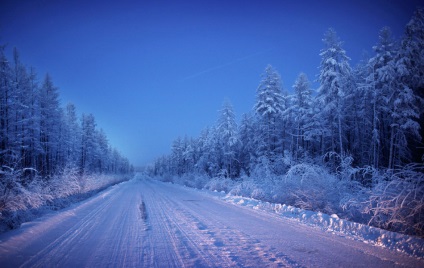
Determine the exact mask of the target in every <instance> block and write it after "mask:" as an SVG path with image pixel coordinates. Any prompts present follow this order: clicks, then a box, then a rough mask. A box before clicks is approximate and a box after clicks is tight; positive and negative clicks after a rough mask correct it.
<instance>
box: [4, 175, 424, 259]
mask: <svg viewBox="0 0 424 268" xmlns="http://www.w3.org/2000/svg"><path fill="white" fill-rule="evenodd" d="M0 266H1V267H20V266H21V267H424V260H419V259H416V258H412V257H409V256H406V255H404V254H402V253H397V252H393V251H389V250H387V249H384V248H380V247H375V246H371V245H368V244H365V243H363V242H359V241H354V240H351V239H347V238H345V237H340V236H337V235H334V234H331V233H327V232H323V231H321V230H319V229H316V228H313V227H309V226H305V225H301V224H299V223H296V222H294V221H291V220H289V219H284V218H281V217H278V216H277V215H275V214H272V213H268V212H264V211H258V210H253V209H249V208H244V207H239V206H236V205H232V204H229V203H226V202H224V201H222V200H220V199H218V198H216V197H213V196H212V195H210V194H208V193H205V192H199V191H195V190H193V189H188V188H184V187H181V186H177V185H172V184H169V183H161V182H158V181H154V180H149V179H141V180H132V181H129V182H125V183H122V184H119V185H116V186H114V187H112V188H109V189H108V190H106V191H103V192H101V193H99V194H98V195H96V196H94V197H92V198H90V199H88V200H86V201H83V202H81V203H79V204H76V205H74V206H72V207H70V208H68V209H65V210H62V211H60V212H56V213H53V214H50V215H46V216H44V217H42V218H40V219H38V220H36V221H33V222H30V223H26V224H24V225H23V226H22V228H20V229H18V230H14V231H11V232H8V233H4V234H2V235H0Z"/></svg>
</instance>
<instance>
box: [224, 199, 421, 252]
mask: <svg viewBox="0 0 424 268" xmlns="http://www.w3.org/2000/svg"><path fill="white" fill-rule="evenodd" d="M222 199H223V200H226V201H227V202H230V203H232V204H236V205H240V206H245V207H249V208H252V209H260V210H264V211H269V212H275V213H276V214H277V215H280V216H282V217H284V218H290V219H294V220H296V221H298V222H301V223H305V224H307V225H310V226H315V227H318V228H320V229H322V230H325V231H330V232H334V233H336V234H338V235H343V236H346V237H347V238H350V239H355V240H360V241H363V242H365V243H370V244H373V245H376V246H381V247H385V248H388V249H391V250H395V251H399V252H403V253H406V254H408V255H411V256H415V257H418V258H421V259H422V258H424V240H423V239H421V238H418V237H414V236H409V235H403V234H400V233H395V232H390V231H387V230H383V229H380V228H375V227H372V226H367V225H364V224H360V223H356V222H351V221H347V220H343V219H339V217H338V216H337V215H336V214H333V215H328V214H324V213H321V212H313V211H309V210H304V209H300V208H296V207H293V206H287V205H284V204H283V205H282V204H272V203H269V202H262V201H258V200H255V199H252V198H246V197H240V196H231V195H225V196H223V197H222Z"/></svg>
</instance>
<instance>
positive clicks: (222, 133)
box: [217, 100, 239, 177]
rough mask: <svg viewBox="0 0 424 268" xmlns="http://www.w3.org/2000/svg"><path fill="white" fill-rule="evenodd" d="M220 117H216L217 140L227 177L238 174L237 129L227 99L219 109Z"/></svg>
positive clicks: (231, 107) (231, 108)
mask: <svg viewBox="0 0 424 268" xmlns="http://www.w3.org/2000/svg"><path fill="white" fill-rule="evenodd" d="M220 113H221V114H220V117H219V119H218V126H217V132H218V135H219V136H218V140H219V144H220V146H219V147H220V148H221V150H222V156H221V159H222V164H223V165H222V166H223V167H222V168H223V169H225V170H226V174H227V176H229V177H235V176H237V175H238V172H237V169H236V168H235V167H237V166H238V163H237V161H238V160H237V159H236V157H237V151H238V145H239V137H238V129H237V123H236V118H235V115H234V111H233V106H232V105H231V103H230V102H229V101H228V100H227V101H225V102H224V104H223V105H222V109H221V111H220Z"/></svg>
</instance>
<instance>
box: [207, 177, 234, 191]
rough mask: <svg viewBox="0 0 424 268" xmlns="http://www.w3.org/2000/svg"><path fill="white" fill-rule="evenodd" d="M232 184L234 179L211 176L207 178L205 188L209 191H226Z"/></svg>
mask: <svg viewBox="0 0 424 268" xmlns="http://www.w3.org/2000/svg"><path fill="white" fill-rule="evenodd" d="M233 186H234V181H233V180H231V179H230V178H216V177H215V178H212V179H211V180H209V181H208V182H207V183H206V185H205V187H204V188H205V189H207V190H210V191H217V192H222V191H223V192H225V193H228V192H229V191H230V190H231V188H232V187H233Z"/></svg>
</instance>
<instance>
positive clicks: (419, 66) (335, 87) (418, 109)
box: [149, 9, 424, 236]
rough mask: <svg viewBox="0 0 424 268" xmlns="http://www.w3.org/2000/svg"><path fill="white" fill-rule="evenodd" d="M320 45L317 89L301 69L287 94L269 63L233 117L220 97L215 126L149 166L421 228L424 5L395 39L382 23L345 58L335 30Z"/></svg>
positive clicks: (213, 185)
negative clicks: (367, 52) (363, 48)
mask: <svg viewBox="0 0 424 268" xmlns="http://www.w3.org/2000/svg"><path fill="white" fill-rule="evenodd" d="M323 44H324V47H323V48H322V50H321V51H320V54H319V55H320V56H321V62H320V65H319V75H318V79H317V82H318V83H319V86H318V89H316V90H313V89H312V88H311V82H310V81H309V79H308V77H307V75H306V74H304V73H301V74H299V76H298V77H297V79H296V81H295V82H294V84H293V90H292V91H291V93H290V94H289V92H288V91H287V90H286V89H284V88H283V87H282V79H281V76H280V74H279V73H278V71H277V70H276V69H275V68H273V67H272V66H271V65H268V66H267V67H266V69H265V71H264V72H263V74H262V79H261V81H260V83H259V86H258V87H257V90H256V102H255V104H254V107H253V109H252V111H251V112H249V113H246V114H244V115H243V116H242V118H241V121H240V122H239V123H238V122H237V120H236V116H235V114H234V110H233V107H232V105H231V103H230V102H229V101H228V100H227V101H225V102H224V104H223V106H222V109H221V110H220V112H219V117H218V120H217V122H216V123H215V125H214V126H212V127H208V128H206V129H204V130H203V131H202V132H201V134H200V136H199V137H196V138H191V137H187V136H186V137H184V138H181V137H178V138H177V139H175V140H174V142H173V143H172V147H171V152H170V154H168V155H164V156H162V157H159V158H158V159H157V160H156V161H155V162H154V163H153V164H152V165H151V166H150V169H149V171H150V173H151V174H152V176H156V177H158V178H160V179H162V180H166V181H173V182H177V183H182V184H185V185H188V186H193V187H198V188H203V187H204V188H207V189H210V190H217V191H225V192H227V193H228V192H229V193H230V194H235V195H242V196H248V197H253V198H257V199H261V200H265V201H269V202H277V203H284V204H288V205H295V206H297V207H301V208H304V209H310V210H314V211H321V212H324V213H328V214H332V213H337V214H338V215H339V216H341V217H342V218H344V219H348V220H353V221H357V222H361V223H365V224H369V225H373V226H377V227H381V228H385V229H389V230H393V231H400V232H405V233H408V234H415V235H420V236H424V218H423V217H424V216H423V215H424V205H423V198H424V172H423V171H424V165H423V161H424V146H423V144H422V137H423V134H424V133H423V129H424V113H423V112H424V109H423V107H424V101H423V98H424V54H423V51H424V12H423V10H422V9H418V10H417V11H416V12H415V13H414V15H413V17H412V18H411V20H410V21H409V23H408V24H407V25H406V28H405V32H404V35H403V37H402V38H401V39H400V40H397V39H395V38H394V37H393V36H392V34H391V31H390V29H389V28H387V27H384V28H383V29H381V31H380V33H379V35H378V41H377V43H376V44H375V46H373V50H374V54H373V55H372V57H365V58H364V59H362V60H361V61H360V62H359V63H358V64H357V65H356V66H354V67H352V66H351V65H350V64H349V61H350V58H349V57H348V55H347V53H346V51H345V50H344V49H343V46H342V45H343V43H342V42H341V41H340V39H339V37H338V36H337V34H336V32H335V30H333V29H329V30H328V31H327V32H326V33H325V35H324V38H323Z"/></svg>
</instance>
